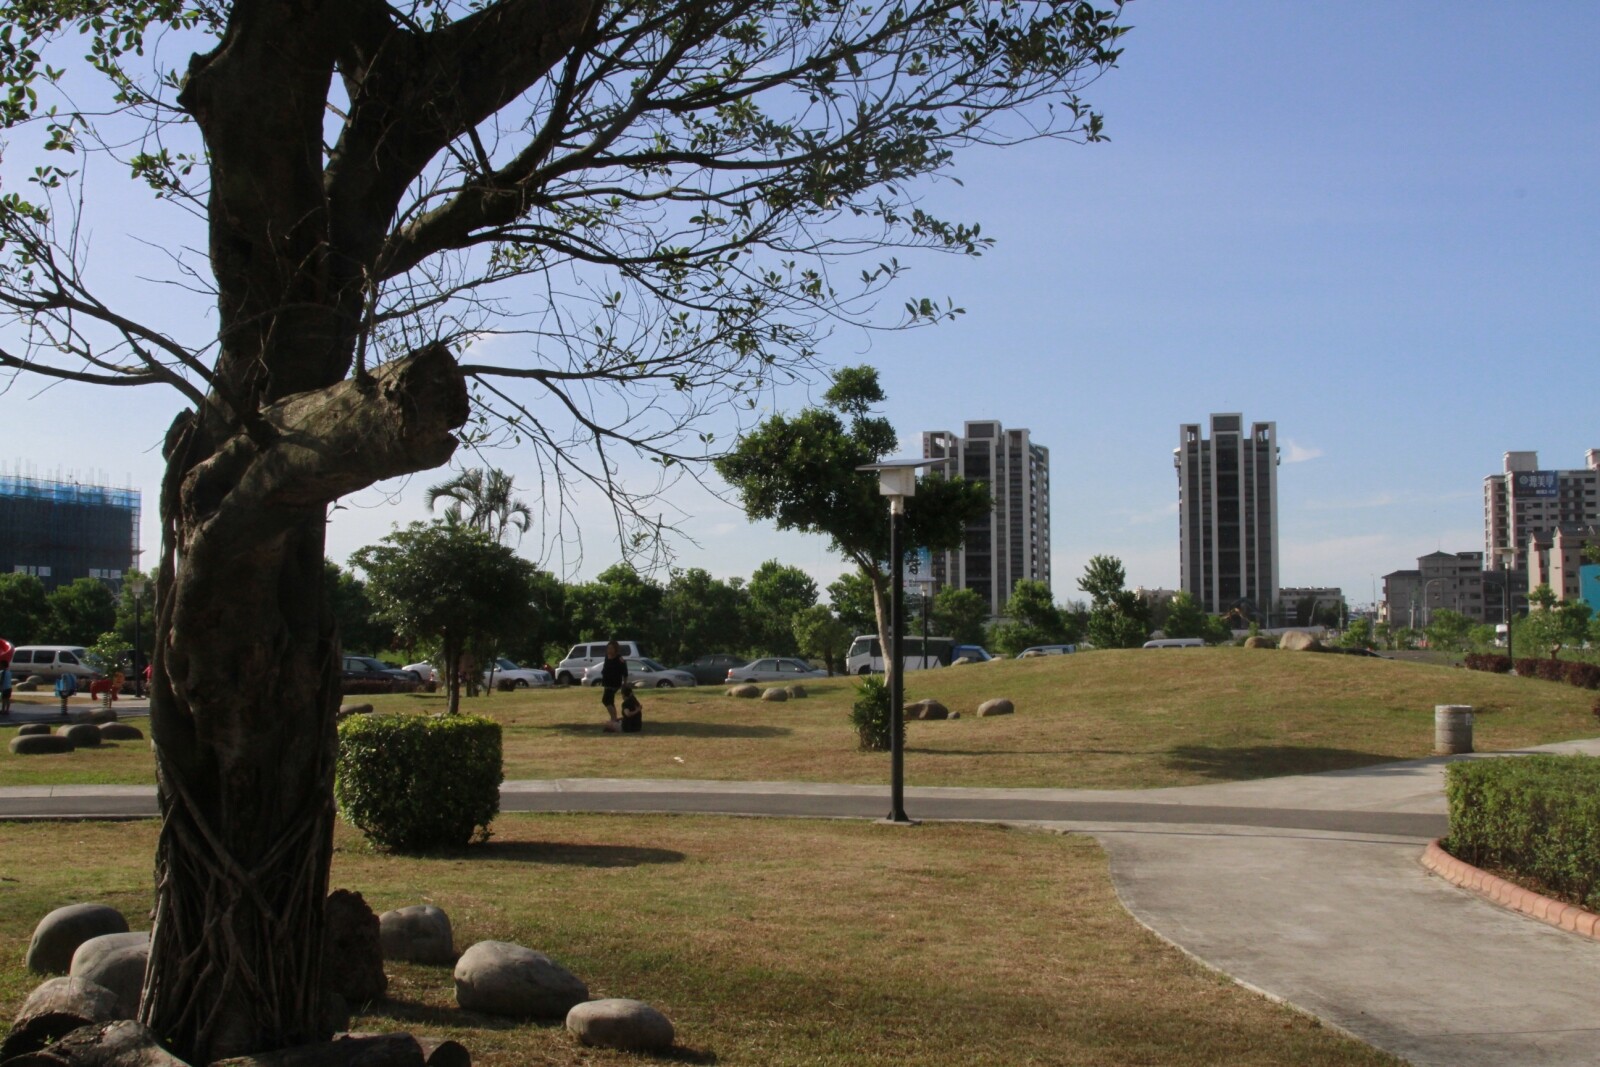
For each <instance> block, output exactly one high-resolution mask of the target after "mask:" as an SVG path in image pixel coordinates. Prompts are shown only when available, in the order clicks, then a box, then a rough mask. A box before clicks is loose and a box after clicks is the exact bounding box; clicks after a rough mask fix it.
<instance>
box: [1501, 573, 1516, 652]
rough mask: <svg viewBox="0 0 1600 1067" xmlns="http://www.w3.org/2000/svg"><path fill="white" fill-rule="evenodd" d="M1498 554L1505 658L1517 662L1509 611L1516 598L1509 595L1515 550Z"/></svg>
mask: <svg viewBox="0 0 1600 1067" xmlns="http://www.w3.org/2000/svg"><path fill="white" fill-rule="evenodd" d="M1499 552H1500V574H1501V578H1500V591H1501V593H1503V594H1504V596H1505V609H1506V611H1505V619H1506V658H1507V659H1509V660H1510V661H1511V662H1513V663H1515V662H1516V661H1517V655H1516V653H1515V652H1514V651H1513V650H1512V647H1511V610H1512V608H1513V607H1514V606H1515V604H1516V602H1517V601H1516V597H1514V596H1512V594H1511V576H1512V575H1513V574H1515V573H1516V566H1517V550H1516V549H1514V548H1502V549H1500V550H1499Z"/></svg>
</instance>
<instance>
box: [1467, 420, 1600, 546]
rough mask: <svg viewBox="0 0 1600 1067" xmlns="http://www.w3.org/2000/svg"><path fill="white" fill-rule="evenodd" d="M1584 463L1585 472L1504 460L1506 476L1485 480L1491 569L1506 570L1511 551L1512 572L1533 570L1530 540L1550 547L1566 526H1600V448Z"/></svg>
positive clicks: (1530, 458) (1532, 459) (1513, 456)
mask: <svg viewBox="0 0 1600 1067" xmlns="http://www.w3.org/2000/svg"><path fill="white" fill-rule="evenodd" d="M1585 460H1586V462H1587V466H1586V467H1585V469H1583V470H1565V471H1557V470H1541V469H1540V468H1539V453H1537V452H1507V453H1506V454H1505V463H1504V468H1505V469H1504V471H1503V472H1502V473H1500V474H1491V475H1489V476H1488V477H1487V478H1485V479H1484V480H1483V550H1484V563H1485V565H1486V566H1487V567H1489V568H1491V569H1503V568H1504V566H1505V554H1504V553H1505V552H1506V551H1507V550H1511V551H1514V552H1515V553H1516V556H1515V562H1514V565H1513V567H1512V568H1511V569H1512V570H1518V571H1521V570H1530V567H1529V562H1530V561H1529V558H1528V544H1529V542H1530V540H1531V539H1533V538H1535V537H1537V538H1539V539H1540V540H1541V541H1545V542H1548V541H1549V540H1550V539H1551V538H1552V537H1553V536H1554V534H1555V532H1556V530H1558V529H1560V528H1561V527H1563V526H1567V527H1586V526H1597V525H1600V448H1591V449H1589V451H1588V453H1587V454H1586V455H1585ZM1537 569H1538V568H1537V567H1534V568H1531V570H1533V571H1535V572H1536V571H1537Z"/></svg>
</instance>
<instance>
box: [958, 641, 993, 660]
mask: <svg viewBox="0 0 1600 1067" xmlns="http://www.w3.org/2000/svg"><path fill="white" fill-rule="evenodd" d="M950 656H951V659H952V660H958V659H964V660H967V661H968V662H970V663H988V662H989V661H990V660H992V659H994V657H993V656H991V655H989V650H988V649H987V648H984V647H983V646H982V645H957V646H956V647H955V648H953V649H951V650H950Z"/></svg>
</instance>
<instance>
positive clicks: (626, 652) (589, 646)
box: [556, 640, 647, 685]
mask: <svg viewBox="0 0 1600 1067" xmlns="http://www.w3.org/2000/svg"><path fill="white" fill-rule="evenodd" d="M609 643H610V642H608V641H585V642H584V643H583V644H581V645H573V646H572V651H571V652H568V653H567V658H566V659H564V660H562V661H561V662H560V663H558V664H556V684H557V685H577V684H579V683H580V682H582V681H583V672H584V671H586V670H588V669H589V668H590V667H592V666H594V665H595V664H596V663H599V662H600V661H601V660H603V659H605V658H606V645H608V644H609ZM617 647H618V648H620V649H622V658H623V659H643V658H645V656H646V655H647V654H646V653H645V651H644V647H643V646H642V645H640V644H639V642H637V641H620V640H619V641H618V642H617Z"/></svg>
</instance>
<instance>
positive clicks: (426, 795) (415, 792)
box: [333, 714, 504, 851]
mask: <svg viewBox="0 0 1600 1067" xmlns="http://www.w3.org/2000/svg"><path fill="white" fill-rule="evenodd" d="M503 777H504V775H503V773H502V768H501V746H500V724H499V723H497V722H494V721H493V720H491V719H485V718H481V717H479V716H476V715H439V716H421V715H394V714H391V715H354V716H351V717H350V718H348V719H346V720H345V721H344V722H342V723H340V724H339V763H338V767H337V770H336V774H335V778H334V786H333V794H334V798H335V799H336V800H337V801H338V803H339V814H340V815H342V816H343V817H344V819H345V821H346V822H348V823H350V824H351V825H353V826H355V827H356V828H358V829H359V830H361V832H362V833H364V834H366V835H367V837H368V838H370V839H371V840H372V841H373V842H375V843H376V844H379V845H381V846H383V847H384V848H390V849H396V850H400V851H417V850H421V849H430V848H462V847H464V846H466V845H467V844H468V843H469V842H471V841H473V840H474V839H476V840H479V841H483V840H487V839H488V837H489V824H490V823H491V822H492V821H493V820H494V817H495V816H496V815H497V814H499V812H500V782H501V780H502V779H503Z"/></svg>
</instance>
